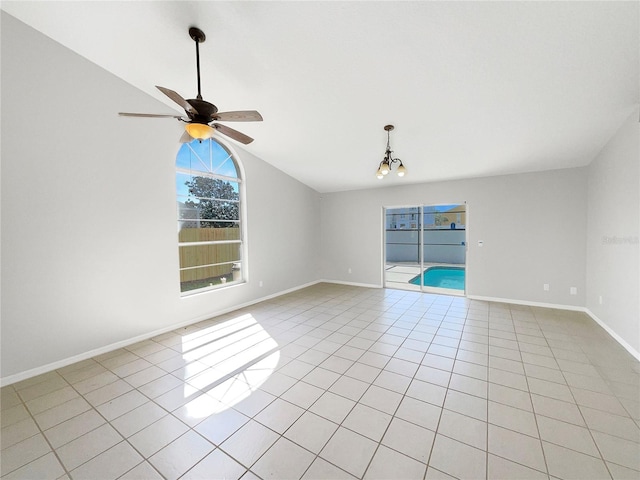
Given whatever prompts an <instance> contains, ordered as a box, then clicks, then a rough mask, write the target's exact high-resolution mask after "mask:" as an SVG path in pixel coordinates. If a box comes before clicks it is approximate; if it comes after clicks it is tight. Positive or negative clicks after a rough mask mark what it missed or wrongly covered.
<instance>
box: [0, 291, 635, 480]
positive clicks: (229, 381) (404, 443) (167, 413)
mask: <svg viewBox="0 0 640 480" xmlns="http://www.w3.org/2000/svg"><path fill="white" fill-rule="evenodd" d="M1 407H2V457H1V460H2V465H1V474H2V478H7V479H10V478H13V479H17V478H20V479H47V478H52V479H57V478H72V479H83V478H86V479H115V478H122V479H160V478H166V479H176V478H183V479H217V478H227V479H235V478H243V479H255V478H263V479H297V478H305V479H335V478H349V479H353V478H364V479H425V478H426V479H444V478H461V479H475V478H478V479H481V478H492V479H538V478H540V479H543V478H560V479H589V478H595V479H609V478H615V479H617V478H621V479H622V478H628V479H639V478H640V429H639V423H640V366H639V364H638V362H637V361H636V360H635V359H633V358H632V357H631V356H630V355H629V354H628V353H627V352H626V351H624V350H623V349H622V348H621V347H620V346H619V345H618V344H617V343H616V342H614V341H613V340H612V339H611V338H610V337H609V336H608V335H607V334H606V333H605V332H604V331H603V330H602V329H601V328H600V327H598V326H597V325H596V324H595V323H594V322H593V321H592V320H590V319H589V318H588V317H587V316H586V315H584V314H582V313H576V312H563V311H558V310H548V309H542V308H530V307H524V306H515V305H506V304H498V303H488V302H479V301H471V300H468V299H465V298H461V297H450V296H444V295H430V294H420V293H416V292H407V291H399V290H388V289H367V288H358V287H348V286H338V285H329V284H320V285H316V286H313V287H310V288H306V289H304V290H300V291H298V292H295V293H292V294H289V295H285V296H281V297H279V298H275V299H272V300H269V301H265V302H262V303H260V304H257V305H254V306H251V307H247V308H243V309H241V310H238V311H236V312H233V313H230V314H227V315H224V316H221V317H218V318H215V319H211V320H207V321H204V322H200V323H198V324H195V325H193V326H190V327H187V328H182V329H179V330H176V331H173V332H170V333H167V334H164V335H160V336H158V337H156V338H153V339H150V340H148V341H145V342H141V343H138V344H136V345H132V346H131V347H128V348H126V349H122V350H118V351H114V352H110V353H108V354H104V355H101V356H98V357H96V358H93V359H90V360H86V361H83V362H80V363H77V364H74V365H71V366H68V367H65V368H62V369H60V370H58V371H56V372H51V373H48V374H45V375H42V376H39V377H37V378H32V379H29V380H26V381H23V382H21V383H18V384H14V385H10V386H7V387H4V388H2V404H1Z"/></svg>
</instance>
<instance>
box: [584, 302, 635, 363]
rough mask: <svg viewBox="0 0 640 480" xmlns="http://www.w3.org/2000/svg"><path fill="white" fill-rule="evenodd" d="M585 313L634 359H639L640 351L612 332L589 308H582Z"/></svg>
mask: <svg viewBox="0 0 640 480" xmlns="http://www.w3.org/2000/svg"><path fill="white" fill-rule="evenodd" d="M583 311H584V312H585V313H586V314H587V315H589V316H590V317H591V318H592V319H593V320H594V321H595V322H596V323H597V324H598V325H600V326H601V327H602V328H603V329H604V331H605V332H607V333H608V334H609V335H611V337H612V338H613V339H614V340H615V341H616V342H618V343H619V344H620V345H622V347H623V348H624V349H625V350H626V351H627V352H629V353H630V354H631V355H632V356H633V357H635V359H636V360H638V361H640V352H638V351H637V350H636V349H635V348H633V347H632V346H631V345H629V344H628V343H627V342H626V341H625V340H624V338H622V337H621V336H620V335H618V334H617V333H616V332H614V331H613V330H612V329H611V327H610V326H609V325H607V324H606V323H604V322H603V321H602V320H600V319H599V318H598V317H597V316H596V315H595V314H594V313H593V312H592V311H591V310H589V309H588V308H585V309H584V310H583Z"/></svg>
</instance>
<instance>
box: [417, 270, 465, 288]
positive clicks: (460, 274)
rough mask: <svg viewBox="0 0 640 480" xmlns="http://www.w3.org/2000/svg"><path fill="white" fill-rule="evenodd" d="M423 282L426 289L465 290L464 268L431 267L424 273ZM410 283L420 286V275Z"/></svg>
mask: <svg viewBox="0 0 640 480" xmlns="http://www.w3.org/2000/svg"><path fill="white" fill-rule="evenodd" d="M422 281H423V284H424V286H425V287H437V288H449V289H452V290H464V267H429V268H427V269H426V270H425V271H424V272H422ZM409 283H411V284H413V285H420V275H418V276H416V277H413V278H412V279H411V280H409Z"/></svg>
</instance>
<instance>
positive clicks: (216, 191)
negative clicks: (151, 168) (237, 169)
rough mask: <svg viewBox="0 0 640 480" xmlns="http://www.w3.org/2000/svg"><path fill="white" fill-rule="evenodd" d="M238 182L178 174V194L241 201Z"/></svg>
mask: <svg viewBox="0 0 640 480" xmlns="http://www.w3.org/2000/svg"><path fill="white" fill-rule="evenodd" d="M239 191H240V190H239V185H238V182H230V181H227V180H222V179H220V178H212V177H207V176H201V175H189V174H187V173H181V172H178V173H176V192H177V193H178V195H179V196H181V197H197V198H217V199H224V200H236V201H237V200H239V199H240V193H239Z"/></svg>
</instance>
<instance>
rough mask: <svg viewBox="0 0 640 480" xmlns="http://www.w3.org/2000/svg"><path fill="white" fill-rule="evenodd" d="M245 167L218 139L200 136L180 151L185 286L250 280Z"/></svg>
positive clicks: (180, 223)
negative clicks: (244, 223)
mask: <svg viewBox="0 0 640 480" xmlns="http://www.w3.org/2000/svg"><path fill="white" fill-rule="evenodd" d="M241 182H242V178H241V174H240V168H239V166H238V163H237V161H236V159H235V158H234V157H233V155H232V154H231V153H230V152H229V150H228V149H227V148H226V147H224V146H223V145H222V144H220V143H218V142H217V141H215V140H213V139H208V140H202V141H199V140H194V141H192V142H190V143H185V144H183V145H182V147H180V150H179V151H178V155H177V157H176V191H177V196H178V197H177V200H178V202H177V205H178V249H179V252H180V291H181V292H182V294H183V295H184V294H190V293H195V292H199V291H202V290H208V289H213V288H220V287H223V286H225V285H229V284H233V283H239V282H242V281H244V273H243V271H244V269H243V262H242V251H243V233H242V231H243V228H242V224H241V217H242V213H241V212H242V209H241V208H240V202H241V199H242V188H241Z"/></svg>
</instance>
